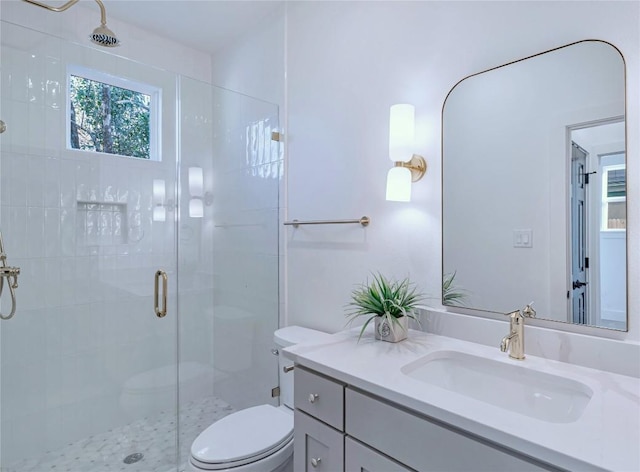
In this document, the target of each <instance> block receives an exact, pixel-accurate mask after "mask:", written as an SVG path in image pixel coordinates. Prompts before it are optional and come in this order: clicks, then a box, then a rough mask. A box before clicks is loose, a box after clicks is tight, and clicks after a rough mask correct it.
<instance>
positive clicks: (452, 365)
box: [401, 351, 593, 423]
mask: <svg viewBox="0 0 640 472" xmlns="http://www.w3.org/2000/svg"><path fill="white" fill-rule="evenodd" d="M401 371H402V373H403V374H405V375H408V376H409V377H412V378H414V379H417V380H420V381H422V382H425V383H427V384H430V385H433V386H436V387H440V388H443V389H446V390H449V391H452V392H456V393H458V394H460V395H464V396H467V397H470V398H473V399H475V400H479V401H482V402H485V403H490V404H492V405H494V406H498V407H500V408H504V409H506V410H510V411H513V412H516V413H520V414H522V415H526V416H529V417H532V418H536V419H538V420H542V421H548V422H551V423H571V422H573V421H576V420H577V419H578V418H579V417H580V415H582V412H583V411H584V409H585V407H586V406H587V404H588V403H589V400H590V399H591V396H592V395H593V391H592V390H591V389H590V388H589V387H588V386H587V385H585V384H583V383H581V382H577V381H575V380H572V379H567V378H564V377H560V376H557V375H553V374H549V373H546V372H539V371H536V370H533V369H529V368H527V367H526V366H524V365H515V364H509V363H503V362H499V361H496V360H492V359H486V358H483V357H479V356H474V355H471V354H466V353H463V352H459V351H436V352H434V353H431V354H429V355H427V356H424V357H422V358H420V359H418V360H416V361H414V362H411V363H410V364H407V365H405V366H403V367H402V369H401Z"/></svg>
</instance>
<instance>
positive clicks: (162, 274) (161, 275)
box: [153, 270, 168, 318]
mask: <svg viewBox="0 0 640 472" xmlns="http://www.w3.org/2000/svg"><path fill="white" fill-rule="evenodd" d="M160 278H162V309H160V300H159V298H160ZM167 279H168V277H167V273H166V272H165V271H164V270H158V271H156V277H155V284H154V290H153V304H154V311H155V313H156V316H157V317H158V318H164V317H165V316H167Z"/></svg>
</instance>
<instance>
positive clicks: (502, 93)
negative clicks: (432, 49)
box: [442, 40, 627, 330]
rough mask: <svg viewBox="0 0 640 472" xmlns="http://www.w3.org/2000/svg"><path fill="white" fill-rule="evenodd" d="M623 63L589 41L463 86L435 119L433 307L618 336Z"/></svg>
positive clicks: (622, 261) (623, 320) (623, 294)
mask: <svg viewBox="0 0 640 472" xmlns="http://www.w3.org/2000/svg"><path fill="white" fill-rule="evenodd" d="M625 128H626V126H625V64H624V59H623V57H622V55H621V54H620V52H619V51H618V50H617V49H616V48H615V47H614V46H612V45H611V44H609V43H606V42H603V41H596V40H587V41H580V42H577V43H573V44H570V45H567V46H563V47H560V48H557V49H553V50H551V51H547V52H545V53H541V54H537V55H535V56H532V57H528V58H526V59H522V60H519V61H516V62H513V63H509V64H506V65H504V66H500V67H497V68H494V69H491V70H488V71H485V72H481V73H478V74H475V75H472V76H470V77H467V78H465V79H463V80H461V81H460V82H458V84H456V86H455V87H454V88H453V89H452V90H451V92H450V93H449V95H448V96H447V99H446V101H445V104H444V107H443V112H442V160H443V163H442V168H443V170H442V193H443V195H442V200H443V203H442V206H443V208H442V212H443V224H442V240H443V304H444V305H448V306H452V305H460V306H464V307H466V308H469V309H472V310H480V311H485V312H502V313H504V312H507V311H511V310H514V309H517V308H522V307H523V306H524V305H526V304H527V303H529V302H531V301H534V302H535V305H534V307H535V308H536V310H537V316H538V318H543V319H547V320H554V321H562V322H568V323H576V324H582V325H589V326H597V327H602V328H610V329H618V330H627V276H626V273H627V264H626V188H627V186H626V172H625V162H626V146H625Z"/></svg>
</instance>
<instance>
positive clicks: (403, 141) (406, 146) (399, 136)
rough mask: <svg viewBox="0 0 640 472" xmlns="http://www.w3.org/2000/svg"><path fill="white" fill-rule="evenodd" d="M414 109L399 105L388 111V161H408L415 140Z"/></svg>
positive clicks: (402, 104) (406, 105)
mask: <svg viewBox="0 0 640 472" xmlns="http://www.w3.org/2000/svg"><path fill="white" fill-rule="evenodd" d="M415 129H416V126H415V107H414V106H413V105H408V104H405V103H401V104H398V105H392V106H391V109H390V111H389V159H391V161H392V162H398V161H408V160H409V159H411V156H412V155H413V149H414V140H415Z"/></svg>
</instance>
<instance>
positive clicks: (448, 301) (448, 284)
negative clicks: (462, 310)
mask: <svg viewBox="0 0 640 472" xmlns="http://www.w3.org/2000/svg"><path fill="white" fill-rule="evenodd" d="M455 278H456V272H455V271H454V272H450V273H448V274H444V275H443V276H442V304H443V305H452V306H465V304H466V302H465V299H466V298H467V291H466V290H464V289H462V288H459V287H457V286H456V285H455V283H454V280H455Z"/></svg>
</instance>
